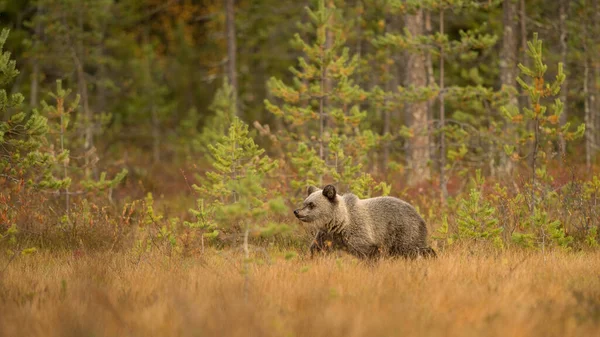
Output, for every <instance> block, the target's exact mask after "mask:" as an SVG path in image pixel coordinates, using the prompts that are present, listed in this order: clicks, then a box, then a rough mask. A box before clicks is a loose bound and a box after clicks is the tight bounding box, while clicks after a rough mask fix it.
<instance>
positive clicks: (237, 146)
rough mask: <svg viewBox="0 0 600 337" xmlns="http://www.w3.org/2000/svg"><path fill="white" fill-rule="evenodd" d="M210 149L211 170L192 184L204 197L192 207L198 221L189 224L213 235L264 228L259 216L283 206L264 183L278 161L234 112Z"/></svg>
mask: <svg viewBox="0 0 600 337" xmlns="http://www.w3.org/2000/svg"><path fill="white" fill-rule="evenodd" d="M208 149H209V151H210V154H211V156H210V157H209V162H210V164H211V170H210V171H208V172H206V175H205V177H203V178H201V181H200V182H201V183H200V185H193V188H194V189H195V190H196V191H197V192H198V193H199V194H200V196H201V197H200V199H199V200H198V209H197V210H191V212H192V214H193V215H194V216H195V217H196V221H195V222H194V223H187V225H188V226H190V227H192V228H198V229H201V230H202V231H203V232H205V233H208V234H209V235H210V236H211V237H215V236H217V235H218V233H219V232H222V231H226V232H234V233H239V232H240V231H242V230H244V229H246V231H249V230H250V229H256V228H258V229H262V230H264V229H265V227H264V226H263V227H261V225H264V223H260V220H261V219H264V218H265V217H266V216H267V215H268V211H269V210H280V209H281V207H282V201H281V199H280V198H276V197H275V196H273V195H272V194H271V193H269V191H268V190H267V188H266V185H265V179H266V177H267V176H268V175H269V174H270V173H272V172H273V171H274V170H275V169H276V168H277V167H278V162H277V161H274V160H272V159H270V158H269V157H268V156H266V155H265V154H264V152H265V150H264V149H261V148H259V146H258V145H257V144H256V143H254V140H253V139H252V138H251V137H250V134H249V130H248V125H246V124H245V123H244V122H242V120H240V119H239V118H238V117H235V116H234V117H233V119H232V122H231V124H230V126H229V129H228V130H227V132H226V133H224V134H222V135H221V137H220V138H219V139H218V141H217V142H215V143H214V144H209V145H208ZM284 208H285V207H284ZM271 229H272V228H271Z"/></svg>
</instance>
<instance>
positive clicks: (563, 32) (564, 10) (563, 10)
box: [558, 0, 569, 166]
mask: <svg viewBox="0 0 600 337" xmlns="http://www.w3.org/2000/svg"><path fill="white" fill-rule="evenodd" d="M558 6H559V10H558V12H559V14H558V15H559V20H558V26H559V32H560V62H561V63H562V64H563V67H564V70H565V73H566V74H567V75H568V67H567V52H568V45H567V18H568V13H569V0H560V1H559V5H558ZM568 78H569V77H568V76H567V78H565V81H564V82H563V85H562V88H561V89H560V100H561V101H562V102H563V104H564V109H563V112H562V114H561V115H560V118H559V124H560V126H563V125H565V123H566V122H567V117H568V104H567V103H568V102H567V94H568V92H569V86H568ZM558 137H559V139H558V148H559V154H560V160H559V163H560V165H561V166H562V163H563V160H564V158H565V154H566V151H567V143H566V141H565V138H564V137H563V136H562V134H560V135H559V136H558Z"/></svg>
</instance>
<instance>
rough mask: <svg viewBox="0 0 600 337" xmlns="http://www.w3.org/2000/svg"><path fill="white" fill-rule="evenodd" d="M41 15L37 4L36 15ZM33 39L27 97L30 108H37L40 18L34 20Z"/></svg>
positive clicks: (40, 35)
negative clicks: (29, 85) (32, 54)
mask: <svg viewBox="0 0 600 337" xmlns="http://www.w3.org/2000/svg"><path fill="white" fill-rule="evenodd" d="M41 14H42V6H41V4H39V3H38V5H37V10H36V15H41ZM35 21H36V22H35V37H34V42H33V53H34V56H33V58H32V59H31V63H32V64H31V94H30V96H29V105H30V106H31V107H32V108H35V107H37V104H38V93H39V85H40V62H39V59H38V55H39V50H38V48H39V45H40V39H41V37H42V23H41V22H40V18H36V19H35Z"/></svg>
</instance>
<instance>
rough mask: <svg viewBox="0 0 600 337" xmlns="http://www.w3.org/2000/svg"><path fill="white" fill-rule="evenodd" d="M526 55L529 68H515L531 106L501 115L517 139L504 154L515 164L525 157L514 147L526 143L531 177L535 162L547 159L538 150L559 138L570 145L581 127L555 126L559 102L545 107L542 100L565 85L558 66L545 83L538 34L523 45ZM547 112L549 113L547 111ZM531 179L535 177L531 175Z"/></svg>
mask: <svg viewBox="0 0 600 337" xmlns="http://www.w3.org/2000/svg"><path fill="white" fill-rule="evenodd" d="M527 46H528V49H527V55H528V56H529V57H530V58H531V62H532V63H533V68H530V67H526V66H524V65H523V64H519V69H520V70H521V75H520V76H519V77H518V78H517V82H518V83H519V85H520V86H521V88H522V89H523V90H524V91H525V92H526V93H527V95H528V96H529V99H530V102H531V106H530V107H524V108H523V109H522V111H519V109H518V107H516V106H507V107H503V108H502V113H503V115H504V117H505V119H506V121H507V123H509V124H510V125H512V126H515V127H518V129H519V134H520V137H519V138H518V139H517V141H516V142H513V143H509V144H510V145H508V144H507V145H505V146H504V148H505V151H506V153H507V154H509V155H512V157H513V159H515V160H519V159H523V158H525V157H527V156H528V155H522V156H520V155H519V154H518V153H517V152H514V151H515V149H516V148H517V145H518V146H519V147H522V148H524V149H525V148H527V147H526V146H525V145H526V144H528V143H532V144H533V151H532V153H531V156H532V157H533V159H532V162H533V167H532V169H533V170H534V173H533V174H535V169H536V166H535V164H536V163H537V161H538V159H539V158H542V159H544V158H547V157H548V155H547V153H546V151H545V150H544V148H540V146H541V145H543V144H545V143H546V142H548V141H550V140H554V141H556V140H557V138H558V136H559V135H562V136H563V137H564V139H565V140H567V141H572V140H575V139H578V138H581V137H582V136H583V133H584V132H585V125H584V124H580V125H579V126H578V127H577V130H575V131H571V130H570V129H571V125H570V123H566V124H565V125H563V126H560V125H559V123H558V122H559V119H560V115H561V114H562V113H563V102H561V101H560V99H555V100H554V102H553V103H551V104H546V103H544V99H547V98H550V97H553V96H557V95H558V93H559V91H560V90H561V85H562V83H563V82H564V81H565V78H566V75H565V73H564V71H563V65H562V64H561V63H559V64H558V70H557V74H556V78H555V79H554V81H552V82H546V80H545V74H546V71H547V70H548V66H547V65H546V64H545V63H544V61H543V52H542V41H541V40H539V39H538V34H537V33H535V34H534V35H533V40H532V41H528V42H527ZM523 76H524V77H528V78H530V79H531V82H530V83H528V82H526V81H525V80H524V79H523V78H522V77H523ZM548 108H550V109H548ZM529 123H533V125H534V127H533V131H528V130H527V125H528V124H529ZM532 177H533V179H535V177H534V176H533V175H532Z"/></svg>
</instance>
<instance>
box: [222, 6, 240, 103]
mask: <svg viewBox="0 0 600 337" xmlns="http://www.w3.org/2000/svg"><path fill="white" fill-rule="evenodd" d="M225 21H226V23H225V25H226V30H227V76H228V77H229V84H230V85H231V87H232V88H233V95H234V97H235V101H236V109H235V111H236V114H239V111H238V107H237V104H238V103H237V102H238V100H237V94H238V90H239V88H238V80H237V64H236V63H237V43H236V33H235V0H225Z"/></svg>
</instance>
